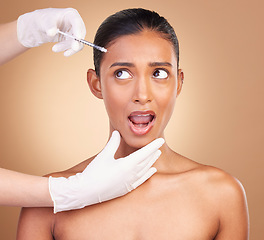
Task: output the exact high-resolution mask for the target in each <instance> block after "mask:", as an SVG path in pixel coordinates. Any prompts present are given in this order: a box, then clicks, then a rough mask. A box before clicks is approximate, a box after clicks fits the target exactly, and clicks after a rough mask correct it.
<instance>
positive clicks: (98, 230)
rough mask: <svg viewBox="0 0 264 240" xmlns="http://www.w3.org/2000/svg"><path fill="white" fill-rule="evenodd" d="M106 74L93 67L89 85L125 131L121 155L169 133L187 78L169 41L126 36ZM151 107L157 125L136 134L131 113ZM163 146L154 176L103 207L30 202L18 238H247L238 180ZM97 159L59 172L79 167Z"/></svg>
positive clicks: (108, 58) (113, 124) (110, 56)
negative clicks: (55, 207)
mask: <svg viewBox="0 0 264 240" xmlns="http://www.w3.org/2000/svg"><path fill="white" fill-rule="evenodd" d="M100 74H101V76H100V78H99V77H98V76H97V75H96V74H95V72H94V70H89V71H88V75H87V76H88V84H89V86H90V89H91V91H92V93H93V94H94V95H95V96H96V97H98V98H100V99H103V100H104V102H105V106H106V110H107V113H108V116H109V121H110V134H111V132H112V131H113V130H118V131H119V132H120V134H121V135H122V142H121V145H120V147H119V149H118V151H117V154H116V156H117V157H122V156H125V155H127V154H129V153H131V152H133V151H135V150H136V149H138V148H140V147H142V146H144V145H146V144H148V143H149V142H151V141H152V140H153V139H155V138H158V137H164V129H165V127H166V125H167V123H168V121H169V119H170V117H171V114H172V112H173V109H174V104H175V101H176V98H177V96H178V95H179V94H180V92H181V88H182V80H183V72H182V71H181V70H180V69H179V70H178V69H177V60H176V56H175V53H174V50H173V47H172V45H171V43H170V42H168V41H167V40H165V39H163V38H161V37H160V36H159V35H158V34H157V33H155V32H152V31H148V30H145V31H143V32H142V33H139V34H134V35H129V36H123V37H120V38H118V39H116V40H115V41H114V42H113V43H112V44H111V45H110V46H109V47H108V53H107V54H106V55H105V56H104V58H103V60H102V64H101V68H100ZM145 110H151V111H153V112H155V116H156V119H155V122H154V125H153V127H152V128H151V130H150V131H149V132H148V133H146V134H143V135H140V134H135V133H134V132H133V131H132V130H131V128H130V123H129V120H128V116H129V115H130V113H131V112H133V111H145ZM161 151H162V155H161V157H160V158H159V159H158V160H157V161H156V163H155V164H154V167H156V168H157V170H158V172H157V173H156V174H155V175H154V176H153V177H152V178H150V179H149V180H148V181H146V182H145V183H144V184H142V185H141V186H140V187H138V188H137V189H136V190H134V191H133V192H131V193H130V194H128V195H126V196H123V197H120V198H117V199H114V200H111V201H108V202H104V203H102V204H100V207H99V206H98V205H93V206H89V207H86V208H84V209H81V210H76V211H70V212H63V213H59V214H56V215H53V214H52V209H51V208H24V209H23V210H22V213H21V217H20V221H19V225H18V237H17V239H18V240H24V239H27V240H31V239H32V240H33V239H38V240H52V239H56V240H66V239H78V240H82V239H93V240H107V239H109V240H110V239H115V240H119V239H120V240H137V239H140V240H155V239H157V240H160V239H171V240H172V239H173V240H189V239H196V240H209V239H210V240H212V239H215V240H227V239H232V240H246V239H248V234H249V233H248V224H249V223H248V210H247V202H246V196H245V192H244V189H243V187H242V185H241V184H240V183H239V181H238V180H236V179H235V178H234V177H232V176H230V175H229V174H227V173H225V172H224V171H222V170H220V169H217V168H214V167H210V166H206V165H202V164H199V163H197V162H194V161H192V160H190V159H187V158H186V157H183V156H181V155H179V154H177V153H176V152H174V151H173V150H172V149H170V147H169V146H168V145H167V144H166V143H165V144H164V145H163V146H162V148H161ZM92 159H93V157H92V158H90V159H88V160H86V161H84V162H82V163H80V164H79V165H77V166H75V167H73V168H71V169H69V170H67V171H65V172H60V173H55V174H52V175H53V176H68V175H70V174H74V173H76V172H78V171H81V170H83V169H84V168H85V167H86V166H87V165H88V164H89V162H90V161H91V160H92Z"/></svg>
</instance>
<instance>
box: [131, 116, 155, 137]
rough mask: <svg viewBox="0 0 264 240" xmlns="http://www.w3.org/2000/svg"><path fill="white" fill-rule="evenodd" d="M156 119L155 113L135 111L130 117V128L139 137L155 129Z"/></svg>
mask: <svg viewBox="0 0 264 240" xmlns="http://www.w3.org/2000/svg"><path fill="white" fill-rule="evenodd" d="M155 118H156V115H155V113H154V112H153V111H135V112H132V113H131V114H130V115H129V116H128V120H129V125H130V128H131V130H132V132H134V133H135V134H137V135H142V134H146V133H148V132H149V131H150V129H151V128H152V127H153V124H154V121H155Z"/></svg>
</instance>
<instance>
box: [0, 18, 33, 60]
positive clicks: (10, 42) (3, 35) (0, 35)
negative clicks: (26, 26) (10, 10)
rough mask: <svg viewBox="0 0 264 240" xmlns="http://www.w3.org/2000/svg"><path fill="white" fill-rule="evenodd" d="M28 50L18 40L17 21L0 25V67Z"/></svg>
mask: <svg viewBox="0 0 264 240" xmlns="http://www.w3.org/2000/svg"><path fill="white" fill-rule="evenodd" d="M27 49H28V48H26V47H24V46H23V45H22V44H21V43H20V42H19V41H18V39H17V21H14V22H10V23H5V24H1V25H0V52H1V54H0V65H3V64H4V63H6V62H8V61H9V60H11V59H12V58H15V57H16V56H18V55H19V54H21V53H23V52H25V51H26V50H27Z"/></svg>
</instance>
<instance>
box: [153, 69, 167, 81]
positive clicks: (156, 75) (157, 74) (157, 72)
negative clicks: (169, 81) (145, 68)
mask: <svg viewBox="0 0 264 240" xmlns="http://www.w3.org/2000/svg"><path fill="white" fill-rule="evenodd" d="M168 76H169V74H168V72H167V71H165V70H163V69H156V70H155V71H154V73H153V77H154V78H157V79H165V78H167V77H168Z"/></svg>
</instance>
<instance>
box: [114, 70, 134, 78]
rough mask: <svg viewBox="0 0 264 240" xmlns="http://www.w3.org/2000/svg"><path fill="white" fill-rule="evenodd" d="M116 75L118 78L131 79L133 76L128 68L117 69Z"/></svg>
mask: <svg viewBox="0 0 264 240" xmlns="http://www.w3.org/2000/svg"><path fill="white" fill-rule="evenodd" d="M115 77H116V78H118V79H129V78H131V77H132V76H131V74H130V73H129V72H128V71H126V70H117V71H115Z"/></svg>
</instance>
